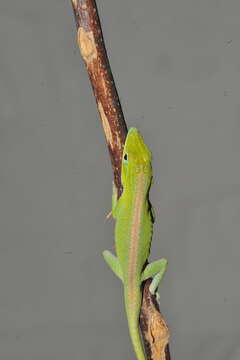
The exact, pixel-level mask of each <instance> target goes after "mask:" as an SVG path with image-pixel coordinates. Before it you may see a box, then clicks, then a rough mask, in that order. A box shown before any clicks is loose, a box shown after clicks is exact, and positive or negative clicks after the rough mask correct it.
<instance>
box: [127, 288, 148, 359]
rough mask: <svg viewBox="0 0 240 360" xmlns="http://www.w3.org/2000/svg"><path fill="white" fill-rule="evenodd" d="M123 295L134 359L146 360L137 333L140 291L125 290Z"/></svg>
mask: <svg viewBox="0 0 240 360" xmlns="http://www.w3.org/2000/svg"><path fill="white" fill-rule="evenodd" d="M124 293H125V294H124V297H125V307H126V313H127V320H128V328H129V333H130V338H131V341H132V345H133V348H134V351H135V354H136V358H137V360H146V357H145V355H144V349H143V345H142V340H141V336H140V332H139V315H140V308H141V299H142V295H141V291H140V288H138V289H136V290H135V291H134V292H133V291H130V290H129V289H125V291H124Z"/></svg>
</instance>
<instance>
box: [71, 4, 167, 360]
mask: <svg viewBox="0 0 240 360" xmlns="http://www.w3.org/2000/svg"><path fill="white" fill-rule="evenodd" d="M71 2H72V7H73V13H74V17H75V22H76V26H77V41H78V45H79V49H80V53H81V55H82V58H83V61H84V63H85V66H86V69H87V72H88V76H89V79H90V82H91V85H92V89H93V93H94V96H95V99H96V103H97V108H98V112H99V115H100V119H101V121H102V125H103V130H104V133H105V136H106V140H107V144H108V149H109V153H110V158H111V163H112V168H113V174H114V182H115V185H116V187H117V190H118V197H119V196H120V194H121V192H122V185H121V160H122V152H123V146H124V142H125V138H126V135H127V125H126V122H125V120H124V115H123V112H122V108H121V104H120V101H119V97H118V93H117V89H116V86H115V83H114V79H113V75H112V72H111V68H110V64H109V60H108V57H107V52H106V48H105V45H104V39H103V34H102V30H101V24H100V20H99V16H98V12H97V6H96V2H95V0H71ZM149 283H150V282H149V281H146V282H145V284H144V290H143V301H142V308H141V316H140V327H141V332H142V337H143V340H144V346H145V350H146V354H147V356H148V359H149V360H170V353H169V349H168V341H169V331H168V328H167V325H166V323H165V321H164V319H163V318H162V316H161V313H160V310H159V307H158V305H157V302H156V299H155V297H154V296H152V295H151V294H150V292H149Z"/></svg>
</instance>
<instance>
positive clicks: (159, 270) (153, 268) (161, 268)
mask: <svg viewBox="0 0 240 360" xmlns="http://www.w3.org/2000/svg"><path fill="white" fill-rule="evenodd" d="M166 267H167V260H166V259H164V258H163V259H160V260H156V261H154V262H152V263H150V264H148V265H147V266H146V268H145V269H144V271H143V273H142V279H141V280H142V281H144V280H147V279H149V278H150V277H153V280H152V282H151V285H150V287H149V290H150V292H151V294H155V292H156V290H157V288H158V285H159V283H160V281H161V280H162V278H163V275H164V273H165V271H166Z"/></svg>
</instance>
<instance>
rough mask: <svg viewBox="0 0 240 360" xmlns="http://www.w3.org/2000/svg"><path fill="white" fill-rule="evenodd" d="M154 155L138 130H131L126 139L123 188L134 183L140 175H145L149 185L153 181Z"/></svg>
mask: <svg viewBox="0 0 240 360" xmlns="http://www.w3.org/2000/svg"><path fill="white" fill-rule="evenodd" d="M151 160H152V154H151V152H150V150H149V149H148V147H147V145H146V144H145V142H144V140H143V138H142V136H141V134H140V133H139V131H138V130H137V129H136V128H130V129H129V131H128V134H127V137H126V141H125V144H124V149H123V158H122V175H121V180H122V184H123V186H126V184H128V183H131V182H132V181H134V179H135V178H137V177H138V175H142V174H144V175H145V178H146V180H147V182H149V185H150V183H151V179H152V165H151Z"/></svg>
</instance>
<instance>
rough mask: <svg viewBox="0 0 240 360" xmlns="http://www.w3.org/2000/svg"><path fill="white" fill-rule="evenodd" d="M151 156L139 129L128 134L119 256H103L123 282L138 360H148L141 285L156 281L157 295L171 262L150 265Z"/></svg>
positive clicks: (116, 211)
mask: <svg viewBox="0 0 240 360" xmlns="http://www.w3.org/2000/svg"><path fill="white" fill-rule="evenodd" d="M151 158H152V156H151V152H150V151H149V149H148V147H147V145H146V144H145V143H144V140H143V138H142V136H141V135H140V133H139V132H138V130H137V129H135V128H131V129H130V130H129V131H128V134H127V138H126V141H125V145H124V150H123V160H122V169H121V182H122V186H123V192H122V195H121V196H120V198H119V199H118V200H117V192H116V189H115V187H113V196H112V215H113V217H114V218H115V219H116V224H115V249H116V255H117V256H115V255H113V254H112V253H111V252H110V251H108V250H105V251H104V252H103V256H104V258H105V260H106V262H107V263H108V265H109V266H110V268H111V269H112V270H113V272H114V273H115V274H116V275H117V276H118V277H119V278H120V279H121V280H122V283H123V287H124V300H125V309H126V314H127V319H128V327H129V332H130V337H131V340H132V344H133V348H134V351H135V354H136V357H137V359H138V360H145V359H146V357H145V355H144V350H143V346H142V342H141V337H140V333H139V314H140V308H141V302H142V290H141V284H142V282H143V281H144V280H146V279H148V278H150V277H153V280H152V283H151V285H150V288H149V289H150V292H151V293H152V294H155V292H156V290H157V287H158V285H159V282H160V280H161V279H162V276H163V274H164V272H165V269H166V265H167V260H166V259H161V260H157V261H154V262H153V263H151V264H148V265H147V266H146V263H147V259H148V255H149V251H150V246H151V239H152V229H153V221H154V216H153V210H152V206H151V204H150V201H149V198H148V193H149V190H150V187H151V183H152V164H151Z"/></svg>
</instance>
